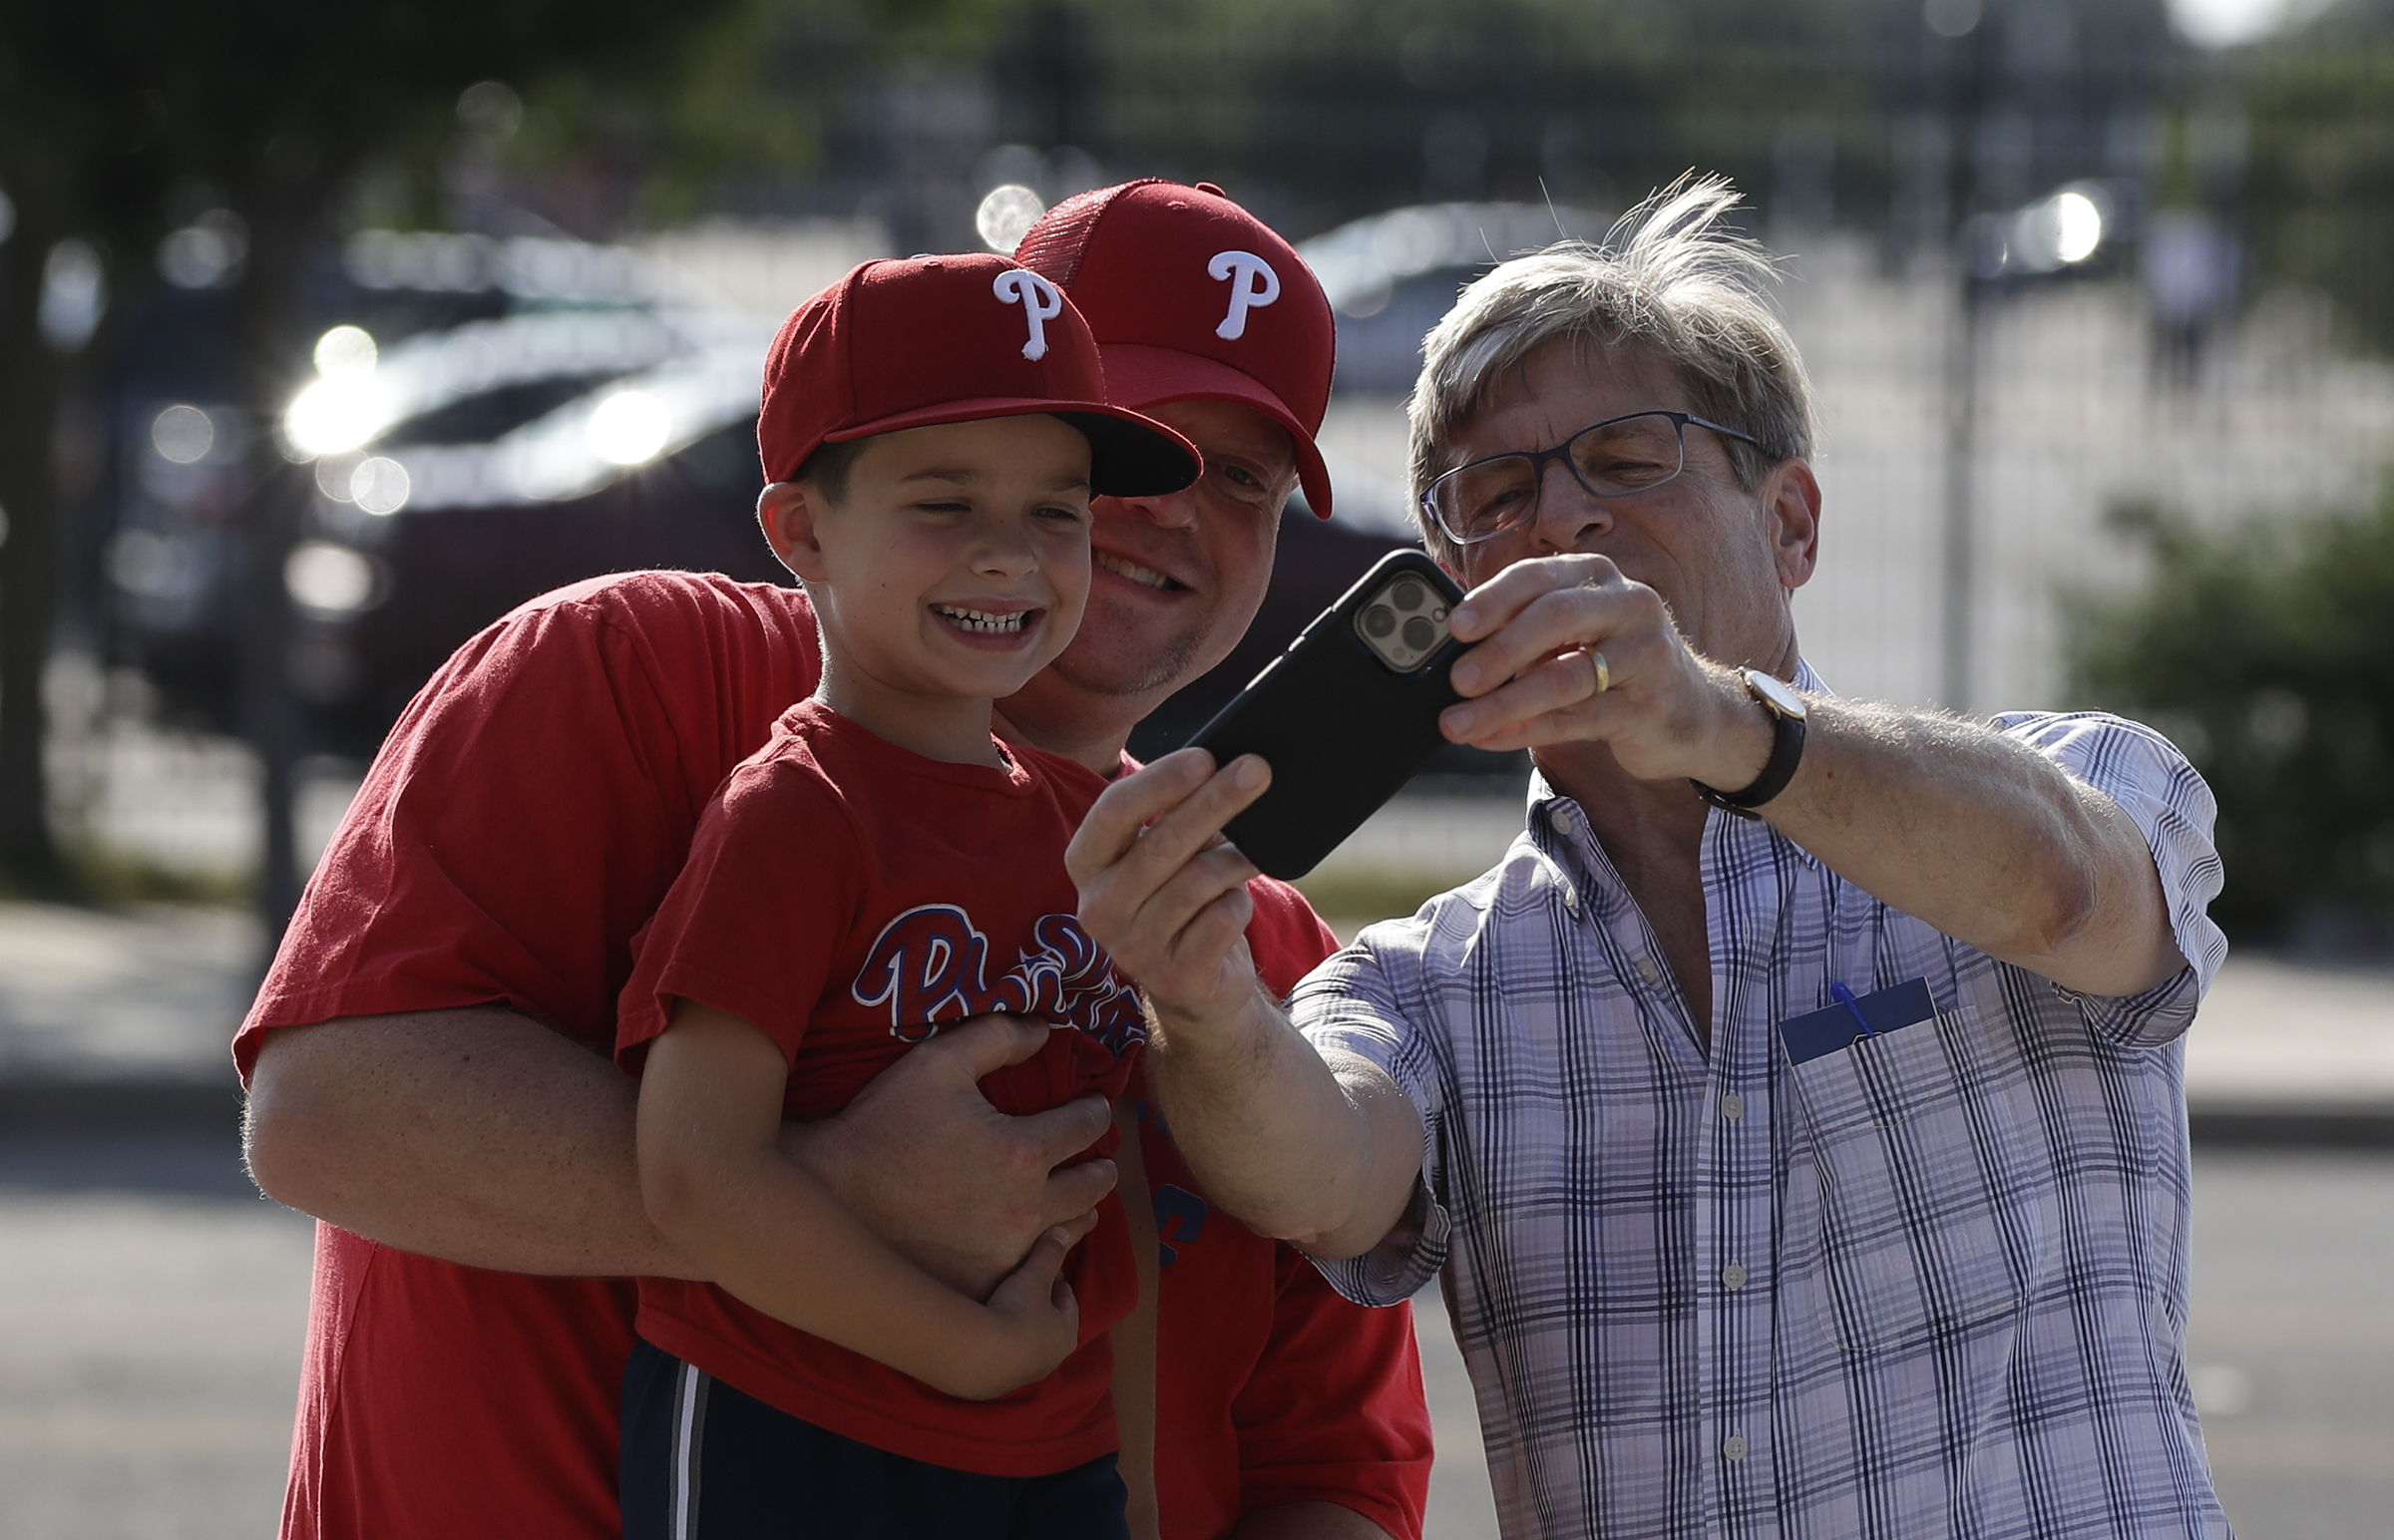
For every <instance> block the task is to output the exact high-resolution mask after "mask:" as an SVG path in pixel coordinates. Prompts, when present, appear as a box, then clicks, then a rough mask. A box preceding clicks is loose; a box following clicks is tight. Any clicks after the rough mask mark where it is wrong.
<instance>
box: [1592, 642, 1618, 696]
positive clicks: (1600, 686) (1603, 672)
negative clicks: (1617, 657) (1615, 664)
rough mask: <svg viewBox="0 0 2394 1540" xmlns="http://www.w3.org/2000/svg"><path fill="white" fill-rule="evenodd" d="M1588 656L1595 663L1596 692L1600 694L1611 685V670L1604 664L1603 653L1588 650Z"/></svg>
mask: <svg viewBox="0 0 2394 1540" xmlns="http://www.w3.org/2000/svg"><path fill="white" fill-rule="evenodd" d="M1588 656H1589V658H1590V659H1591V660H1593V661H1594V663H1595V664H1596V693H1597V694H1599V695H1601V694H1603V693H1604V692H1605V691H1606V690H1609V689H1611V688H1612V687H1613V671H1612V669H1611V668H1609V667H1607V666H1606V665H1605V661H1604V654H1603V653H1601V652H1590V653H1589V654H1588Z"/></svg>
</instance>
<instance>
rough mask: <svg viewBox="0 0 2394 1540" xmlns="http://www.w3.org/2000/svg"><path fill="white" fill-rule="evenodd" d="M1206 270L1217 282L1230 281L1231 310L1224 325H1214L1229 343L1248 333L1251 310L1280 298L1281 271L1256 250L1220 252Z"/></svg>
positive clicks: (1224, 316)
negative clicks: (1275, 269)
mask: <svg viewBox="0 0 2394 1540" xmlns="http://www.w3.org/2000/svg"><path fill="white" fill-rule="evenodd" d="M1205 270H1206V272H1207V273H1208V274H1209V275H1210V276H1211V277H1213V278H1214V279H1215V280H1216V281H1218V282H1227V283H1229V284H1230V309H1229V310H1228V311H1227V312H1226V313H1225V314H1224V315H1223V317H1222V324H1221V325H1219V326H1217V327H1215V328H1214V335H1215V336H1217V337H1220V338H1221V339H1222V340H1223V341H1225V342H1236V341H1238V340H1239V339H1240V338H1241V337H1243V336H1245V335H1247V312H1248V311H1249V310H1251V309H1258V308H1260V307H1262V306H1264V305H1268V304H1270V303H1271V302H1272V301H1273V300H1275V299H1278V298H1279V297H1280V274H1279V273H1276V272H1274V271H1273V270H1272V264H1271V263H1270V262H1267V261H1265V260H1264V259H1263V258H1262V257H1260V256H1257V255H1256V254H1255V253H1254V252H1252V251H1216V252H1215V253H1214V259H1213V260H1212V261H1210V262H1208V263H1206V264H1205Z"/></svg>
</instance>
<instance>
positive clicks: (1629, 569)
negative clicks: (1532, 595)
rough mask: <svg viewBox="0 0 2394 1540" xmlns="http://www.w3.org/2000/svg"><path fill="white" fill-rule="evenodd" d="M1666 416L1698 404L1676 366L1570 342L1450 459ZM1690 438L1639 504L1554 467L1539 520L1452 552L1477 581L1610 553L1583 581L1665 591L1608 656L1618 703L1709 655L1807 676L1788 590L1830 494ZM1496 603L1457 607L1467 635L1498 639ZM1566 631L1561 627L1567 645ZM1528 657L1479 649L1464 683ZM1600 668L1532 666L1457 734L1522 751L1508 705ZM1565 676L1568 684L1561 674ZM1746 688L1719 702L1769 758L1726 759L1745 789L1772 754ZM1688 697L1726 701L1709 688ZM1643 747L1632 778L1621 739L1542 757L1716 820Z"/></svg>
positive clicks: (1495, 403) (1459, 676) (1797, 470)
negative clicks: (1750, 473)
mask: <svg viewBox="0 0 2394 1540" xmlns="http://www.w3.org/2000/svg"><path fill="white" fill-rule="evenodd" d="M1655 410H1666V411H1682V412H1686V411H1693V410H1695V407H1694V403H1693V402H1692V401H1691V400H1690V399H1689V397H1688V395H1687V391H1686V388H1685V387H1684V386H1683V385H1682V384H1681V383H1680V381H1679V378H1678V376H1677V374H1676V372H1675V371H1673V370H1671V369H1670V368H1668V367H1664V366H1662V365H1659V364H1657V363H1654V362H1652V361H1650V360H1648V359H1647V358H1646V357H1644V356H1643V355H1642V354H1640V353H1638V352H1635V351H1631V352H1622V353H1614V352H1611V351H1608V350H1605V349H1602V348H1597V347H1592V346H1588V345H1585V344H1582V343H1579V342H1576V341H1574V340H1571V339H1558V340H1557V341H1554V342H1550V343H1548V344H1546V345H1545V346H1544V347H1541V348H1539V349H1537V350H1536V351H1534V352H1532V353H1531V354H1530V355H1529V357H1528V358H1526V359H1524V360H1523V361H1522V363H1521V365H1520V367H1519V368H1517V369H1515V370H1513V371H1511V372H1510V373H1508V374H1507V375H1506V376H1505V377H1504V379H1503V380H1502V381H1501V382H1500V383H1499V385H1498V387H1497V389H1496V391H1495V393H1494V395H1493V397H1492V398H1491V399H1490V401H1489V402H1488V404H1487V406H1486V407H1485V408H1484V409H1482V410H1481V411H1480V412H1479V413H1478V414H1477V415H1476V416H1474V417H1472V418H1471V419H1470V420H1469V421H1468V422H1466V423H1464V424H1463V425H1462V427H1461V428H1460V430H1459V431H1458V432H1456V434H1455V435H1454V439H1453V449H1452V454H1451V460H1452V463H1454V464H1456V465H1463V464H1468V463H1470V462H1471V461H1474V460H1480V459H1484V458H1486V457H1488V456H1491V455H1501V454H1507V453H1513V452H1518V451H1533V450H1541V449H1546V448H1549V447H1551V446H1553V445H1556V444H1560V443H1561V442H1563V440H1565V439H1567V438H1569V437H1570V436H1571V435H1572V434H1574V433H1576V432H1578V431H1579V430H1580V429H1582V428H1585V427H1587V426H1588V425H1589V424H1591V423H1597V422H1603V421H1605V420H1606V419H1608V418H1613V417H1620V416H1625V415H1627V414H1629V413H1631V412H1641V411H1655ZM1685 443H1686V465H1685V468H1684V469H1683V470H1682V471H1681V472H1680V474H1679V475H1678V476H1677V477H1676V478H1674V479H1673V480H1671V481H1669V482H1666V483H1664V484H1663V485H1661V486H1659V487H1654V488H1651V489H1649V490H1647V491H1644V492H1640V493H1637V494H1635V495H1633V496H1630V497H1621V498H1599V497H1596V496H1595V495H1593V494H1591V493H1590V492H1588V491H1587V490H1586V489H1585V488H1583V487H1581V486H1580V485H1579V483H1578V482H1577V481H1576V480H1575V479H1574V478H1573V477H1572V475H1571V473H1570V471H1569V470H1568V469H1567V468H1566V467H1564V466H1563V465H1561V464H1560V463H1549V464H1548V465H1547V466H1546V467H1545V468H1544V480H1543V483H1542V486H1541V491H1540V496H1539V500H1538V507H1537V513H1536V516H1535V517H1534V518H1533V519H1532V520H1530V522H1528V523H1527V524H1525V525H1522V526H1521V527H1519V528H1517V529H1513V530H1508V531H1506V532H1505V533H1503V534H1501V535H1499V536H1497V537H1495V538H1494V539H1492V540H1487V541H1482V542H1479V543H1477V544H1475V545H1470V546H1466V547H1463V548H1462V550H1461V552H1460V554H1459V555H1457V556H1453V557H1451V558H1450V559H1449V560H1450V562H1451V565H1452V568H1453V571H1454V573H1455V576H1456V577H1459V578H1460V579H1461V580H1462V582H1463V583H1464V585H1465V586H1466V587H1469V588H1474V589H1476V588H1478V587H1479V586H1480V585H1481V584H1482V583H1485V582H1487V581H1489V580H1490V579H1491V578H1493V577H1496V576H1497V575H1498V574H1500V573H1502V572H1504V571H1505V570H1506V569H1508V568H1510V567H1512V566H1514V565H1515V564H1516V563H1519V562H1522V561H1525V560H1528V559H1532V558H1539V557H1572V556H1577V557H1589V558H1597V559H1600V560H1598V561H1596V562H1592V563H1589V564H1588V566H1589V569H1590V570H1589V572H1588V573H1587V574H1586V575H1585V576H1584V577H1582V579H1581V580H1582V582H1583V584H1584V585H1587V586H1591V587H1599V588H1617V587H1624V586H1633V587H1634V586H1642V587H1644V588H1646V589H1650V590H1651V591H1652V593H1653V594H1654V595H1655V596H1657V597H1659V598H1660V600H1661V602H1662V604H1663V605H1664V606H1665V609H1666V611H1667V614H1668V617H1669V622H1670V623H1669V624H1668V625H1667V626H1654V627H1646V628H1642V629H1640V630H1639V631H1638V632H1637V635H1636V640H1635V641H1634V643H1633V644H1632V646H1631V647H1623V646H1619V645H1616V646H1614V647H1612V648H1609V649H1607V650H1606V653H1605V658H1606V663H1607V666H1608V668H1609V670H1610V672H1611V675H1612V683H1613V685H1614V688H1615V689H1617V690H1620V691H1622V692H1623V693H1622V694H1621V695H1620V696H1618V697H1617V698H1616V699H1615V701H1614V702H1613V704H1614V705H1615V706H1618V705H1620V704H1621V703H1622V702H1623V701H1626V700H1630V699H1633V698H1634V697H1635V694H1636V691H1637V687H1638V684H1639V681H1640V680H1641V678H1643V679H1645V680H1647V681H1649V682H1652V681H1654V680H1656V679H1657V677H1658V676H1667V675H1669V674H1674V673H1683V672H1685V671H1686V670H1689V669H1691V668H1700V667H1702V666H1703V663H1702V660H1709V661H1710V662H1711V663H1712V664H1714V665H1716V666H1719V665H1726V666H1729V667H1737V666H1740V665H1748V664H1751V665H1752V666H1754V667H1757V668H1761V669H1764V670H1766V671H1768V672H1771V673H1775V674H1778V675H1779V676H1780V677H1782V678H1793V677H1794V675H1795V671H1796V623H1795V617H1794V615H1793V613H1792V611H1791V610H1790V608H1789V603H1788V599H1789V595H1790V594H1792V593H1793V592H1794V591H1795V590H1796V588H1799V587H1801V586H1802V585H1803V584H1804V583H1805V582H1806V581H1808V580H1809V579H1810V577H1811V575H1812V570H1813V567H1814V565H1815V563H1816V561H1817V559H1818V555H1819V491H1818V488H1817V486H1816V485H1815V484H1814V483H1813V481H1812V478H1811V473H1810V471H1809V469H1808V468H1806V467H1805V466H1804V465H1803V463H1802V462H1801V461H1788V462H1785V463H1783V464H1781V465H1779V466H1776V467H1773V468H1772V469H1771V470H1770V471H1768V472H1766V473H1765V474H1764V476H1763V478H1762V480H1761V481H1760V482H1759V483H1758V484H1757V486H1756V487H1754V488H1753V489H1752V490H1748V489H1746V488H1742V487H1740V486H1739V485H1738V480H1737V475H1736V471H1735V469H1734V468H1733V466H1732V465H1731V462H1730V458H1729V453H1728V450H1727V448H1726V447H1725V445H1724V444H1723V441H1722V440H1721V439H1720V438H1719V437H1718V436H1717V435H1715V434H1714V433H1713V432H1712V431H1711V430H1709V429H1706V428H1700V427H1695V426H1691V427H1689V428H1688V429H1687V432H1686V437H1685ZM1475 597H1476V595H1475ZM1487 607H1488V606H1487V605H1486V604H1484V603H1481V604H1472V603H1467V604H1465V605H1463V606H1461V607H1460V608H1458V609H1457V611H1456V613H1455V628H1456V633H1457V634H1458V635H1462V636H1464V637H1467V638H1472V639H1477V638H1480V637H1484V636H1485V635H1487V634H1488V632H1489V631H1490V630H1491V629H1493V627H1492V626H1488V625H1486V624H1484V623H1483V622H1484V619H1485V616H1483V615H1482V614H1481V612H1480V611H1481V610H1482V609H1485V608H1487ZM1552 607H1554V608H1556V609H1558V610H1559V609H1560V608H1561V607H1562V606H1561V605H1560V604H1555V605H1553V606H1552ZM1557 619H1558V621H1559V620H1561V619H1562V616H1561V615H1559V614H1558V616H1557ZM1567 634H1568V632H1567V630H1563V629H1560V628H1559V627H1558V636H1557V639H1558V640H1560V639H1562V638H1563V637H1564V636H1566V635H1567ZM1649 653H1651V654H1652V655H1649ZM1520 661H1525V659H1521V660H1516V659H1510V658H1506V659H1494V658H1489V657H1484V656H1482V657H1466V658H1464V659H1463V660H1462V661H1461V662H1459V663H1458V664H1457V665H1456V668H1455V675H1454V681H1455V685H1456V687H1457V688H1458V689H1460V690H1461V691H1462V692H1463V693H1464V694H1465V695H1474V694H1477V693H1478V692H1479V691H1480V690H1482V689H1483V688H1484V687H1485V684H1486V683H1487V682H1488V681H1489V680H1491V679H1503V678H1505V677H1506V676H1507V675H1508V674H1511V673H1513V672H1514V671H1515V669H1516V668H1518V667H1519V664H1520ZM1591 668H1592V664H1590V663H1588V662H1587V661H1586V658H1585V653H1584V652H1583V651H1580V650H1578V649H1575V648H1570V649H1565V651H1564V653H1563V654H1562V656H1561V657H1558V658H1557V659H1556V660H1555V664H1554V665H1550V666H1549V675H1550V676H1549V677H1548V678H1546V679H1541V678H1540V677H1539V675H1538V671H1537V670H1531V671H1530V672H1529V673H1527V674H1523V675H1522V676H1521V677H1519V678H1516V679H1514V680H1513V682H1512V683H1510V684H1508V685H1506V686H1504V688H1503V689H1501V690H1497V691H1493V692H1490V693H1489V694H1488V695H1487V696H1486V697H1485V698H1483V699H1481V700H1477V701H1474V702H1472V703H1471V704H1468V705H1464V706H1458V707H1454V708H1452V709H1450V710H1449V711H1448V713H1447V714H1446V717H1445V718H1444V725H1445V727H1446V730H1447V735H1448V736H1449V737H1452V738H1454V739H1456V740H1457V741H1458V742H1466V743H1475V744H1478V745H1479V746H1481V747H1483V748H1512V747H1517V746H1518V745H1519V743H1520V742H1521V741H1524V734H1523V733H1522V732H1520V731H1519V727H1520V723H1519V721H1518V720H1517V719H1515V718H1514V717H1513V715H1512V713H1511V711H1510V710H1509V709H1508V708H1509V707H1510V706H1511V705H1512V703H1513V702H1514V701H1517V700H1521V701H1525V700H1533V699H1535V698H1536V697H1537V692H1538V691H1539V690H1540V689H1541V688H1542V687H1546V686H1552V687H1554V688H1556V689H1557V690H1558V692H1575V690H1576V686H1577V679H1578V676H1579V675H1580V674H1581V673H1584V672H1587V671H1588V670H1590V669H1591ZM1563 674H1568V675H1569V680H1568V681H1566V680H1565V679H1563V678H1561V677H1559V676H1560V675H1563ZM1741 693H1742V692H1740V691H1736V690H1732V691H1728V692H1714V695H1715V696H1719V698H1720V700H1722V701H1725V702H1726V703H1727V706H1728V708H1729V711H1730V714H1731V715H1732V717H1733V718H1736V719H1737V720H1739V721H1742V722H1743V724H1744V725H1745V726H1746V727H1748V728H1750V729H1751V730H1750V731H1746V732H1737V731H1735V730H1734V729H1733V731H1732V734H1731V737H1732V740H1733V742H1739V741H1742V746H1743V747H1744V748H1745V749H1746V750H1748V751H1750V752H1751V754H1752V757H1753V759H1754V764H1753V765H1752V766H1751V767H1747V766H1742V765H1732V766H1727V767H1723V769H1722V770H1721V771H1719V772H1717V773H1721V774H1722V775H1723V777H1724V778H1723V780H1722V781H1721V782H1719V783H1718V784H1723V785H1730V786H1741V785H1744V784H1746V783H1747V781H1750V780H1752V778H1753V777H1752V775H1751V774H1748V775H1746V777H1745V779H1744V780H1741V779H1739V778H1738V777H1739V774H1740V772H1741V771H1742V770H1745V769H1751V770H1753V771H1756V772H1759V770H1760V768H1761V765H1762V761H1763V760H1764V759H1765V758H1767V757H1768V755H1769V752H1770V732H1769V729H1768V726H1767V725H1766V724H1765V723H1764V722H1763V721H1762V719H1761V717H1760V714H1759V713H1756V712H1754V711H1752V710H1751V709H1750V708H1745V709H1741V707H1742V704H1743V703H1742V702H1741V700H1740V699H1739V696H1740V694H1741ZM1680 698H1683V699H1686V700H1691V701H1711V700H1712V699H1713V696H1708V695H1705V694H1703V693H1701V692H1699V693H1691V694H1687V695H1684V696H1681V697H1680ZM1643 747H1644V745H1643V743H1641V742H1631V743H1627V744H1624V745H1622V750H1621V751H1622V752H1623V753H1626V754H1627V755H1628V756H1629V760H1628V762H1627V769H1628V770H1629V772H1630V773H1628V774H1624V773H1623V771H1624V767H1623V766H1622V765H1617V764H1616V763H1615V762H1614V761H1615V751H1614V747H1613V745H1612V744H1610V743H1605V742H1589V741H1580V742H1568V743H1561V744H1548V745H1546V746H1544V747H1541V748H1540V749H1538V750H1537V757H1538V759H1539V762H1540V763H1541V764H1543V765H1549V766H1551V767H1553V768H1561V767H1563V766H1564V765H1566V764H1567V765H1569V766H1570V768H1571V769H1572V770H1574V771H1576V772H1577V773H1579V774H1593V775H1596V776H1598V777H1599V778H1600V779H1602V780H1604V781H1605V782H1606V783H1607V792H1608V795H1609V794H1616V793H1617V794H1620V795H1637V794H1638V789H1639V788H1644V789H1645V790H1646V794H1647V795H1649V796H1651V797H1652V798H1653V800H1654V801H1655V803H1656V806H1655V807H1654V808H1653V809H1652V810H1651V811H1652V812H1653V813H1654V814H1656V815H1658V816H1665V815H1669V814H1678V815H1681V816H1680V817H1679V818H1678V819H1677V820H1675V821H1679V822H1687V821H1689V820H1693V821H1694V822H1696V823H1701V822H1702V820H1703V806H1702V804H1692V805H1689V806H1682V804H1684V803H1686V802H1687V799H1686V798H1684V797H1682V796H1681V795H1680V794H1679V789H1678V788H1677V787H1674V786H1669V785H1665V786H1662V787H1648V786H1647V781H1646V780H1640V779H1639V774H1640V773H1643V775H1644V776H1645V777H1646V778H1647V779H1648V780H1650V779H1651V778H1652V777H1653V776H1654V775H1655V773H1656V772H1655V767H1653V766H1651V765H1649V764H1646V763H1645V762H1644V759H1643V757H1642V756H1641V754H1640V750H1641V748H1643ZM1550 773H1552V769H1550ZM1623 783H1628V784H1623Z"/></svg>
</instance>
